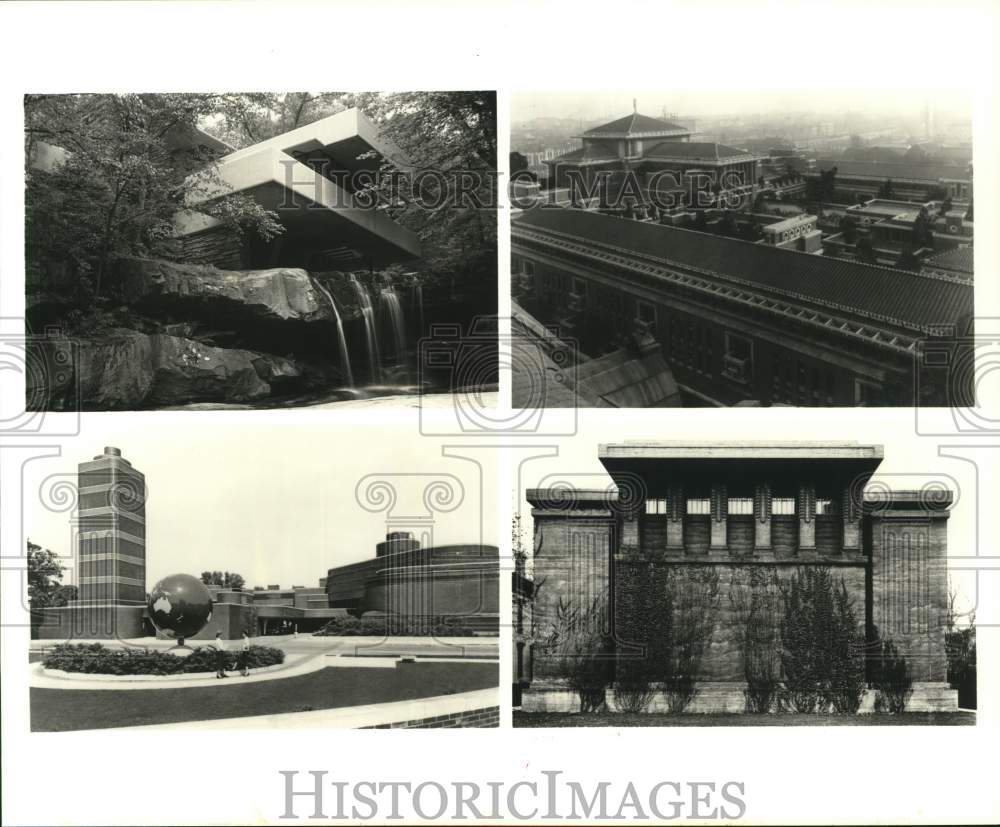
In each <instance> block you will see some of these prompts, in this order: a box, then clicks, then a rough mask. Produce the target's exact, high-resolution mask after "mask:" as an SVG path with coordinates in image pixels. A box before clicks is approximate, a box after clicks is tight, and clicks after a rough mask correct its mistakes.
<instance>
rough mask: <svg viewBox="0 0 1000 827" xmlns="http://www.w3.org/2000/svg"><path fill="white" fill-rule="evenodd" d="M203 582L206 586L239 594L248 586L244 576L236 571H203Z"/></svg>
mask: <svg viewBox="0 0 1000 827" xmlns="http://www.w3.org/2000/svg"><path fill="white" fill-rule="evenodd" d="M201 582H202V583H204V584H205V585H206V586H221V587H222V588H224V589H232V590H233V591H237V592H238V591H242V590H243V587H244V586H245V585H246V580H244V579H243V575H242V574H237V573H236V572H235V571H203V572H202V573H201Z"/></svg>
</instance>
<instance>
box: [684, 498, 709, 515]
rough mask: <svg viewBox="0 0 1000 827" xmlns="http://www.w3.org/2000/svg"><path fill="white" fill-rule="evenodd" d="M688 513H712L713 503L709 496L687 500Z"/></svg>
mask: <svg viewBox="0 0 1000 827" xmlns="http://www.w3.org/2000/svg"><path fill="white" fill-rule="evenodd" d="M687 513H688V514H711V513H712V503H711V502H710V501H709V499H708V497H704V498H698V499H690V500H688V501H687Z"/></svg>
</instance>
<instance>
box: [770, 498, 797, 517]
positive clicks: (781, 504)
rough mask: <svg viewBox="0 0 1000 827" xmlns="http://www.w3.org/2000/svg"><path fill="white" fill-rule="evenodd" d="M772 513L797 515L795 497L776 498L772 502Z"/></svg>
mask: <svg viewBox="0 0 1000 827" xmlns="http://www.w3.org/2000/svg"><path fill="white" fill-rule="evenodd" d="M771 513H772V514H782V515H790V514H795V497H775V498H774V499H773V500H772V501H771Z"/></svg>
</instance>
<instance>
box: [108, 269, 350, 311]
mask: <svg viewBox="0 0 1000 827" xmlns="http://www.w3.org/2000/svg"><path fill="white" fill-rule="evenodd" d="M108 288H109V293H110V294H111V295H112V296H113V297H114V298H115V299H118V300H119V301H122V302H125V303H126V304H129V305H132V306H138V307H143V308H145V309H147V310H155V311H158V312H161V313H169V312H171V311H174V310H181V311H183V312H186V313H188V314H190V315H188V316H187V318H191V317H197V316H198V315H200V313H199V311H203V313H202V314H201V315H209V316H210V317H213V316H216V315H217V314H218V313H220V312H223V313H226V314H228V315H229V316H230V317H233V318H237V319H240V318H242V319H245V320H257V321H261V320H266V321H271V322H285V321H289V320H294V321H300V322H315V321H323V322H333V321H335V317H334V314H333V310H332V308H331V307H330V302H329V299H328V298H327V297H326V295H324V293H323V291H322V290H319V289H317V287H316V286H315V285H314V283H313V280H312V278H311V277H310V276H309V273H307V272H306V271H305V270H301V269H299V268H294V267H278V268H275V269H272V270H218V269H216V268H214V267H206V266H203V265H197V264H181V263H177V262H169V261H157V260H152V259H122V260H120V261H119V262H117V264H116V268H115V274H114V277H113V279H112V281H111V283H110V284H109V285H108Z"/></svg>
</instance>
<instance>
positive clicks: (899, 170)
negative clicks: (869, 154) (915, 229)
mask: <svg viewBox="0 0 1000 827" xmlns="http://www.w3.org/2000/svg"><path fill="white" fill-rule="evenodd" d="M833 167H836V168H837V174H838V175H841V176H844V177H849V176H850V177H859V178H877V179H879V180H882V181H885V180H886V179H890V178H891V179H893V180H900V181H904V180H906V181H930V182H936V181H940V180H941V179H947V180H951V181H969V180H971V178H972V175H971V174H970V172H969V168H968V167H967V166H963V165H961V164H921V163H917V162H909V163H898V164H896V163H883V162H880V161H850V160H847V159H844V158H822V159H820V160H818V161H816V169H817V170H830V169H833Z"/></svg>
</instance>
